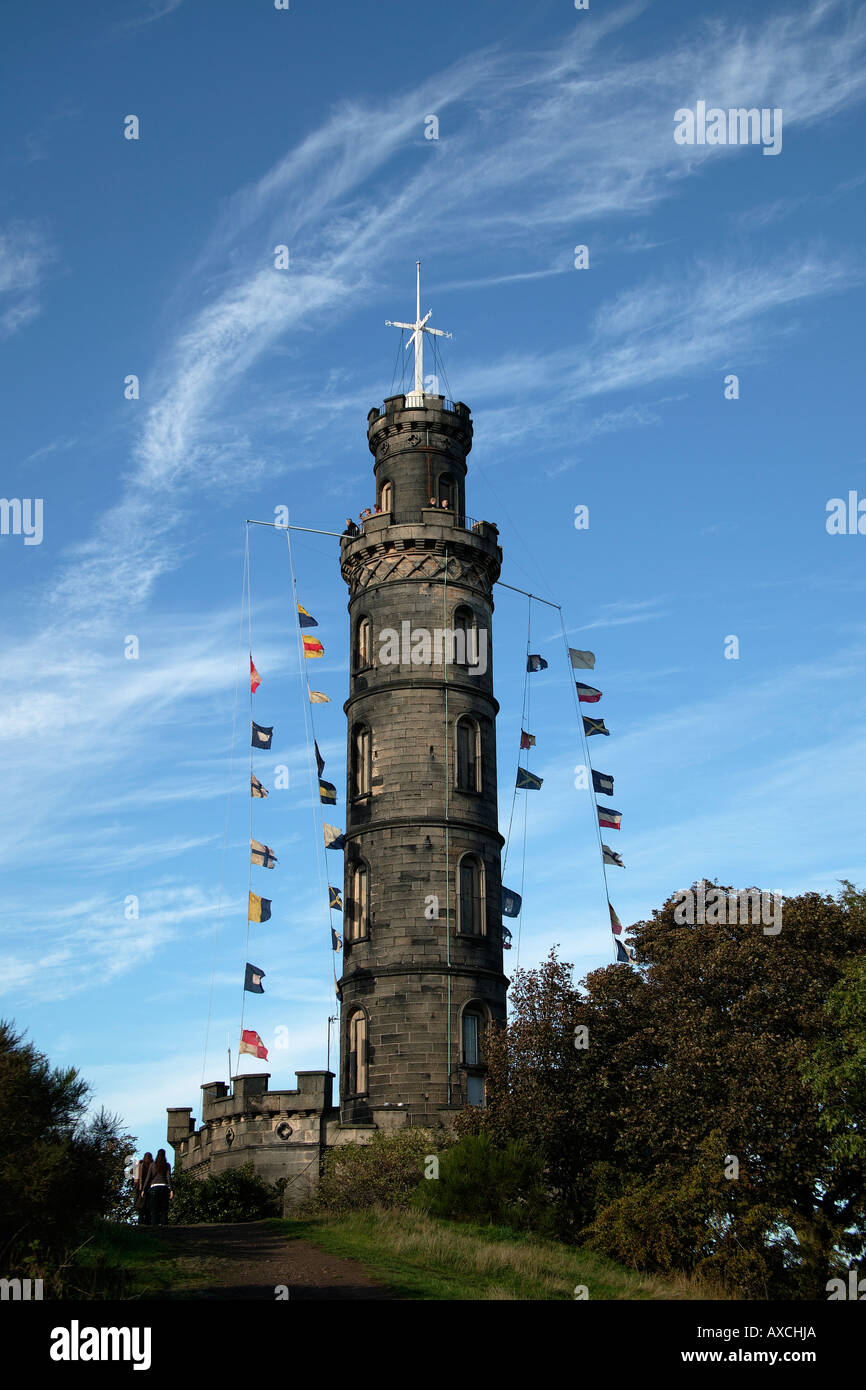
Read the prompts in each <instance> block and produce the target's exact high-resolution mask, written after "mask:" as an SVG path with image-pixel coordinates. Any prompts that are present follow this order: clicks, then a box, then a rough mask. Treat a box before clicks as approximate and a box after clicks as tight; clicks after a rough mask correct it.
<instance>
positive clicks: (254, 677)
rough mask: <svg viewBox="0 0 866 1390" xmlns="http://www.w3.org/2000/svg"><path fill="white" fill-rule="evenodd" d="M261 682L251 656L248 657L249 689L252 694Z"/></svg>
mask: <svg viewBox="0 0 866 1390" xmlns="http://www.w3.org/2000/svg"><path fill="white" fill-rule="evenodd" d="M261 683H262V678H261V676H260V675H259V673H258V671H257V670H256V668H255V666H254V665H253V659H252V657H250V690H251V691H252V692H253V694H254V695H255V693H256V691H257V690H258V688H259V686H260V685H261Z"/></svg>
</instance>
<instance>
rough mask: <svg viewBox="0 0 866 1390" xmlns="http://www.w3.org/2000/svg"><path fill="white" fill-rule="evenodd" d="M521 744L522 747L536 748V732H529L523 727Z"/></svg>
mask: <svg viewBox="0 0 866 1390" xmlns="http://www.w3.org/2000/svg"><path fill="white" fill-rule="evenodd" d="M520 746H521V748H534V747H535V734H528V733H527V732H526V730H525V729H521V730H520Z"/></svg>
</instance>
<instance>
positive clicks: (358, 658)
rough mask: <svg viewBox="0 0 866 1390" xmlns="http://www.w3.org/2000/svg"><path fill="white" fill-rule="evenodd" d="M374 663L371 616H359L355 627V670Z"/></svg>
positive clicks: (361, 669) (360, 669)
mask: <svg viewBox="0 0 866 1390" xmlns="http://www.w3.org/2000/svg"><path fill="white" fill-rule="evenodd" d="M372 665H373V657H372V629H371V627H370V619H369V618H359V619H358V626H357V627H356V628H355V670H356V671H363V670H364V668H365V667H367V666H372Z"/></svg>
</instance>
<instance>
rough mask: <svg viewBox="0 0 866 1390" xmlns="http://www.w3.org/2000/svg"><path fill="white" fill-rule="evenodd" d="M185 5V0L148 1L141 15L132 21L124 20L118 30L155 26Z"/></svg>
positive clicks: (134, 17) (134, 16)
mask: <svg viewBox="0 0 866 1390" xmlns="http://www.w3.org/2000/svg"><path fill="white" fill-rule="evenodd" d="M182 4H183V0H148V3H147V4H145V5H143V6H142V8H141V10H140V13H139V14H137V15H133V17H132V18H131V19H127V20H124V22H123V24H118V25H116V26H115V27H116V28H117V29H141V28H143V26H144V25H145V24H155V23H156V21H157V20H158V19H164V18H165V16H166V15H167V14H171V13H172V11H173V10H176V9H178V8H179V7H180V6H181V5H182Z"/></svg>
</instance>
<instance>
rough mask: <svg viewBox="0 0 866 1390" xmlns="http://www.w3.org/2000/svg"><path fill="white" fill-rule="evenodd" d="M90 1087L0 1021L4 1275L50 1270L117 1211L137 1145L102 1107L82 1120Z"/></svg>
mask: <svg viewBox="0 0 866 1390" xmlns="http://www.w3.org/2000/svg"><path fill="white" fill-rule="evenodd" d="M89 1094H90V1088H89V1086H88V1085H87V1082H86V1081H84V1080H83V1079H82V1077H80V1076H79V1074H78V1072H77V1071H76V1070H75V1068H74V1067H66V1068H52V1067H51V1066H50V1064H49V1062H48V1059H47V1058H46V1057H45V1056H43V1055H42V1053H40V1052H38V1051H37V1050H36V1048H35V1047H34V1046H33V1045H32V1044H31V1043H25V1042H24V1041H23V1038H22V1036H21V1035H20V1034H18V1033H16V1032H15V1030H14V1028H13V1025H12V1024H11V1023H9V1022H6V1021H3V1020H0V1133H2V1135H3V1143H2V1145H0V1251H2V1252H3V1260H4V1265H5V1267H6V1269H5V1270H4V1273H5V1272H6V1270H12V1271H13V1272H14V1271H15V1270H16V1269H19V1268H20V1269H22V1270H30V1269H35V1270H37V1272H38V1270H39V1269H41V1268H42V1267H43V1266H44V1268H45V1270H46V1272H48V1271H49V1270H50V1269H51V1268H54V1267H56V1265H57V1262H58V1260H59V1259H60V1258H61V1257H62V1255H63V1253H64V1252H65V1251H66V1250H68V1248H69V1247H70V1245H71V1244H72V1243H73V1242H75V1241H78V1240H79V1239H81V1238H82V1237H83V1236H84V1234H85V1233H86V1232H87V1230H88V1229H90V1228H92V1226H93V1224H94V1222H95V1220H96V1219H97V1218H98V1217H100V1216H105V1215H109V1214H110V1213H112V1212H114V1211H116V1209H117V1205H118V1202H119V1201H120V1200H121V1194H122V1192H123V1186H124V1169H125V1166H126V1161H127V1158H128V1156H129V1155H130V1154H132V1153H133V1152H134V1150H135V1143H134V1140H133V1139H132V1138H131V1137H130V1136H129V1135H128V1134H125V1133H124V1132H123V1131H122V1129H121V1122H120V1120H119V1119H118V1117H117V1116H115V1115H110V1114H108V1113H107V1112H106V1111H105V1110H100V1112H99V1113H98V1114H97V1115H95V1116H93V1117H92V1118H90V1119H89V1120H88V1119H86V1118H85V1111H86V1107H87V1100H88V1096H89Z"/></svg>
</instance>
